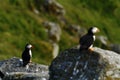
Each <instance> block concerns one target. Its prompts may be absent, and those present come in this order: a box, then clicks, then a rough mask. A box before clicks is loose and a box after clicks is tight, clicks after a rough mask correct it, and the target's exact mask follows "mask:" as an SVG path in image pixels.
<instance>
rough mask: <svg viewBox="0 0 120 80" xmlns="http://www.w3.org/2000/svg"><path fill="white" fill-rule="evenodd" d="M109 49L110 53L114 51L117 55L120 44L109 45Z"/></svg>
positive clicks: (119, 50) (119, 51)
mask: <svg viewBox="0 0 120 80" xmlns="http://www.w3.org/2000/svg"><path fill="white" fill-rule="evenodd" d="M109 47H110V49H111V50H112V51H115V52H117V53H118V54H120V44H110V45H109Z"/></svg>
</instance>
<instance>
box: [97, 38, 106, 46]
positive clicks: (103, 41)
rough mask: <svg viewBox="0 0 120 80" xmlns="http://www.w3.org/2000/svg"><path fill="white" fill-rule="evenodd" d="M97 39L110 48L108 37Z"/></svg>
mask: <svg viewBox="0 0 120 80" xmlns="http://www.w3.org/2000/svg"><path fill="white" fill-rule="evenodd" d="M97 39H98V40H99V41H100V42H101V43H102V44H103V45H106V46H108V38H107V37H106V36H97Z"/></svg>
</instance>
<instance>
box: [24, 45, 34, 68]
mask: <svg viewBox="0 0 120 80" xmlns="http://www.w3.org/2000/svg"><path fill="white" fill-rule="evenodd" d="M31 48H32V45H31V44H26V46H25V50H24V51H23V53H22V60H23V66H26V65H27V64H28V63H30V62H31V58H32V51H31Z"/></svg>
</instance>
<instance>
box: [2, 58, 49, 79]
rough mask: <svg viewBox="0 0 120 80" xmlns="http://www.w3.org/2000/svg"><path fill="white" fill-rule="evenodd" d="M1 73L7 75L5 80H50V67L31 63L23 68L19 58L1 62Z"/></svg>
mask: <svg viewBox="0 0 120 80" xmlns="http://www.w3.org/2000/svg"><path fill="white" fill-rule="evenodd" d="M0 71H1V72H2V73H3V74H4V75H5V76H4V78H3V80H48V78H49V75H48V66H45V65H40V64H36V63H30V64H29V66H27V67H22V61H21V59H19V58H15V57H14V58H11V59H8V60H3V61H0Z"/></svg>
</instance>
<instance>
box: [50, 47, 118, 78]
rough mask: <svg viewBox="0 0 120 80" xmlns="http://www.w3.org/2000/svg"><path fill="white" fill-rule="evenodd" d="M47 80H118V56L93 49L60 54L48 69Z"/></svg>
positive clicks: (110, 52) (68, 51)
mask: <svg viewBox="0 0 120 80" xmlns="http://www.w3.org/2000/svg"><path fill="white" fill-rule="evenodd" d="M49 74H50V79H49V80H120V55H119V54H117V53H115V52H112V51H108V50H103V49H100V48H97V47H95V48H94V51H93V52H90V51H85V50H83V51H79V49H78V48H72V49H68V50H65V51H63V52H61V53H60V54H59V55H58V56H57V57H56V58H55V59H54V60H53V61H52V63H51V65H50V67H49Z"/></svg>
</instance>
